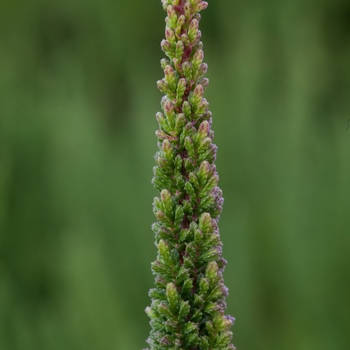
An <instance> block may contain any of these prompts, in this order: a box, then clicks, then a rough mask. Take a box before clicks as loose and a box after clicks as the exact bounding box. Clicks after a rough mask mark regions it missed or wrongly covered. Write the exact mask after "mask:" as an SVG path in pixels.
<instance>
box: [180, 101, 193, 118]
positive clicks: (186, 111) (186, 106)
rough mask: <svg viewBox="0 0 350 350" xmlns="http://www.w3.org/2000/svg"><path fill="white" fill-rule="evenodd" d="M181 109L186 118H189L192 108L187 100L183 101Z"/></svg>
mask: <svg viewBox="0 0 350 350" xmlns="http://www.w3.org/2000/svg"><path fill="white" fill-rule="evenodd" d="M182 111H183V113H184V115H185V117H186V118H187V120H190V119H191V114H192V110H191V105H190V103H189V102H188V101H184V103H183V104H182Z"/></svg>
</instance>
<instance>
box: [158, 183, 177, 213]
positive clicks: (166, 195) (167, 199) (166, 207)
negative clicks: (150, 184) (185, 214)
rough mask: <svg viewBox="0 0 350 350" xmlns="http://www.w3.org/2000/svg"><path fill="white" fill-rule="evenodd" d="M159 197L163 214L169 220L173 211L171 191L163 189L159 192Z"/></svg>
mask: <svg viewBox="0 0 350 350" xmlns="http://www.w3.org/2000/svg"><path fill="white" fill-rule="evenodd" d="M160 198H161V200H162V204H163V211H164V214H165V215H166V216H167V217H168V218H169V219H170V220H171V219H173V216H174V212H173V200H172V197H171V193H170V192H169V191H168V190H167V189H164V190H162V191H161V192H160Z"/></svg>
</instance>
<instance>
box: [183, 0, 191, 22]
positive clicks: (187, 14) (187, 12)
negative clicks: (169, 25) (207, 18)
mask: <svg viewBox="0 0 350 350" xmlns="http://www.w3.org/2000/svg"><path fill="white" fill-rule="evenodd" d="M184 11H185V17H186V20H189V19H190V18H191V15H192V8H191V3H189V2H188V1H186V2H185V5H184Z"/></svg>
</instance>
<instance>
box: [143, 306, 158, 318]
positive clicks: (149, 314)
mask: <svg viewBox="0 0 350 350" xmlns="http://www.w3.org/2000/svg"><path fill="white" fill-rule="evenodd" d="M145 312H146V314H147V315H148V317H149V318H157V314H156V313H155V312H154V311H153V310H152V308H151V307H150V306H147V307H146V309H145Z"/></svg>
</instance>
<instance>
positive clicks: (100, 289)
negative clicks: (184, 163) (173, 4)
mask: <svg viewBox="0 0 350 350" xmlns="http://www.w3.org/2000/svg"><path fill="white" fill-rule="evenodd" d="M164 18H165V13H164V12H163V9H162V6H161V3H160V1H157V0H154V1H147V2H145V1H141V0H133V1H122V0H116V1H110V0H100V1H91V0H90V1H76V0H69V1H68V0H63V1H44V0H34V1H28V0H27V1H25V0H11V1H10V0H7V1H6V0H1V1H0V349H1V350H80V349H81V350H83V349H84V350H90V349H91V350H97V349H101V350H102V349H103V350H107V349H108V350H110V349H117V350H126V349H127V350H133V349H142V348H144V347H146V343H145V340H146V338H147V337H148V334H149V330H150V327H149V324H148V322H149V319H148V317H147V316H146V314H145V312H144V309H145V307H146V306H147V305H149V304H150V300H149V297H148V295H147V294H148V290H149V288H151V287H152V286H153V276H152V274H151V271H150V262H151V261H153V260H155V258H156V248H155V246H154V244H153V241H154V237H153V232H152V231H151V229H150V226H151V224H152V223H153V222H154V221H155V219H154V217H153V214H152V200H153V197H154V196H155V195H157V192H156V190H154V189H153V187H152V185H151V183H150V181H151V178H152V168H153V166H154V159H153V155H154V153H155V152H156V149H157V148H156V137H155V135H154V132H155V130H156V128H157V123H156V120H155V113H156V112H157V111H158V110H159V108H160V107H159V102H160V98H161V94H160V93H159V91H158V90H157V88H156V85H155V82H156V80H158V79H161V78H162V77H163V73H162V71H161V68H160V64H159V61H160V59H161V58H163V56H164V55H163V53H162V52H161V50H160V44H159V43H160V41H161V40H162V39H163V37H164ZM201 29H202V34H203V37H202V40H203V42H204V52H205V61H206V62H207V63H208V64H209V71H208V74H207V76H208V78H209V79H210V82H211V84H210V86H209V88H208V90H207V91H206V97H207V99H208V101H209V102H210V109H211V111H212V112H213V120H214V123H213V129H214V131H215V135H216V137H215V142H216V144H217V145H218V147H219V151H218V159H217V168H218V171H219V175H220V186H221V188H222V189H223V191H224V197H225V205H224V211H223V214H222V216H221V221H220V232H221V236H222V240H223V242H224V257H225V258H226V259H227V260H228V262H229V264H228V266H227V268H226V270H225V282H226V284H227V286H228V287H229V289H230V295H229V297H228V300H227V303H228V313H230V314H232V315H233V316H235V317H236V324H235V326H234V327H233V331H234V344H235V345H236V346H237V347H238V349H242V350H243V349H249V350H281V349H283V350H295V349H298V350H311V349H317V350H323V349H324V350H326V349H327V350H328V349H332V350H347V349H349V342H350V274H349V271H350V270H349V269H350V235H349V234H350V181H349V180H350V162H349V155H350V128H349V123H350V120H349V119H350V65H349V62H350V2H349V1H348V0H321V1H320V0H318V1H315V0H307V1H305V0H304V1H301V0H282V1H272V0H249V1H224V0H216V1H209V8H208V9H207V10H206V11H204V12H203V14H202V22H201ZM348 129H349V130H348Z"/></svg>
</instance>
